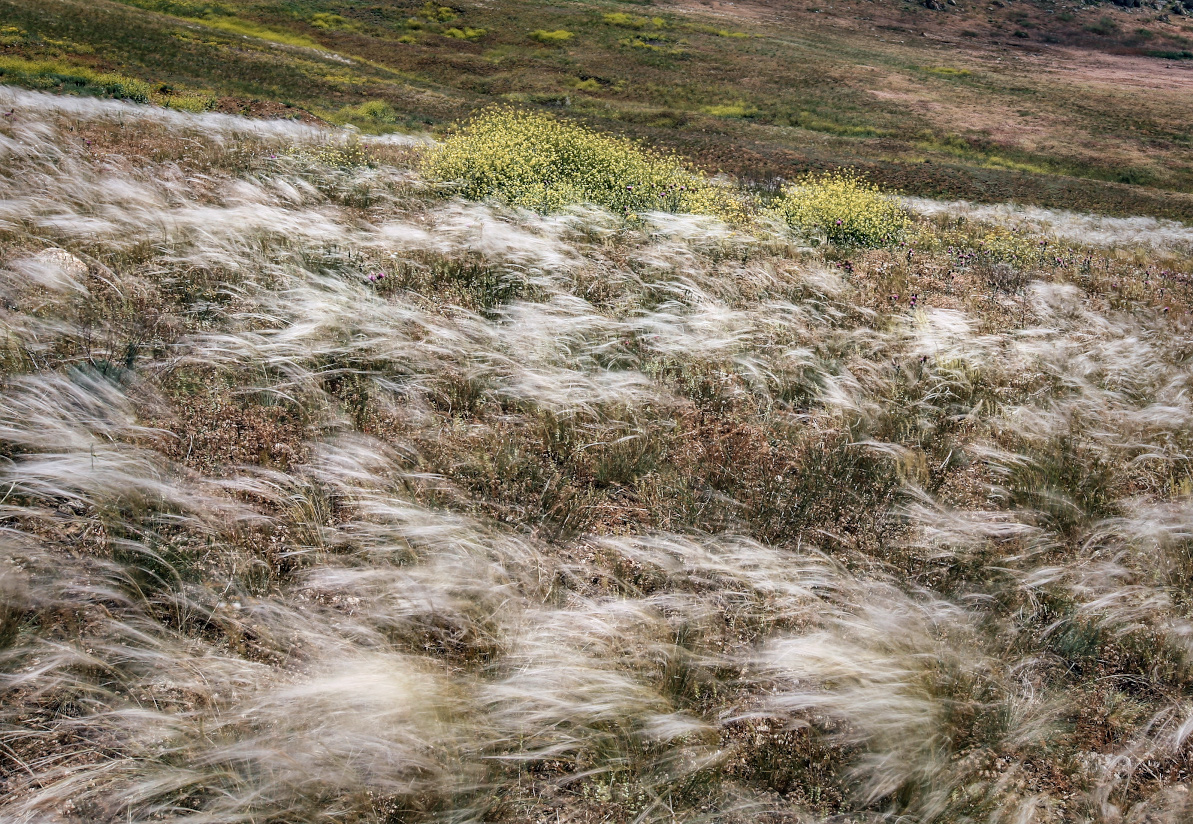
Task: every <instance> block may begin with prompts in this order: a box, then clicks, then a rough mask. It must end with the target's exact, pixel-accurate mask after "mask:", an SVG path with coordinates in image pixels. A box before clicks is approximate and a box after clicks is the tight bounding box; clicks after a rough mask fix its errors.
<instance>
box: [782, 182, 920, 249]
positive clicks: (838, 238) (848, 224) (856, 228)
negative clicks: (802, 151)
mask: <svg viewBox="0 0 1193 824" xmlns="http://www.w3.org/2000/svg"><path fill="white" fill-rule="evenodd" d="M775 212H776V213H777V214H778V216H779V217H781V218H782V219H783V220H784V221H785V222H786V223H787V225H788V226H790V227H792V228H793V229H796V230H799V231H802V232H805V233H809V234H817V235H823V236H824V238H825V239H826V240H828V241H829V242H831V243H834V244H837V245H839V246H886V245H888V244H891V243H896V242H898V241H899V240H900V239H901V238H902V237H903V235H904V234H905V233H906V231H907V229H908V227H909V226H910V225H911V218H910V216H909V215H908V214H907V211H906V210H905V209H904V208H903V207H902V206H900V205H899V204H898V203H897V202H896V201H895V200H894V199H893V198H891V197H890V196H888V195H885V194H883V193H882V192H881V191H879V189H878V187H877V186H875V185H874V184H872V183H869V182H868V181H866V180H865V179H864V178H862V177H860V176H858V175H857V174H856V173H854V172H848V171H837V172H830V173H828V174H824V175H808V176H807V177H805V178H803V179H802V180H800V181H799V182H798V183H796V185H794V186H792V187H790V188H788V189H786V190H785V191H784V193H783V197H782V198H781V199H780V200H779V201H778V203H777V205H776V206H775Z"/></svg>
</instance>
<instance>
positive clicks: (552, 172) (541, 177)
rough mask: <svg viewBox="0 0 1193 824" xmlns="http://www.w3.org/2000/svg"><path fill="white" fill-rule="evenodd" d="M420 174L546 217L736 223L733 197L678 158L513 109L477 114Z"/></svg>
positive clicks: (466, 194) (476, 197) (740, 209)
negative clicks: (563, 213)
mask: <svg viewBox="0 0 1193 824" xmlns="http://www.w3.org/2000/svg"><path fill="white" fill-rule="evenodd" d="M423 171H424V172H425V173H426V174H427V175H428V176H429V177H430V178H431V179H435V180H441V181H444V182H447V183H451V184H454V187H455V188H456V190H457V191H458V192H459V194H461V195H462V196H464V197H467V198H469V199H472V200H485V199H489V198H494V199H499V200H501V201H504V202H506V203H508V204H510V205H513V206H519V207H522V208H527V209H533V210H535V211H539V212H544V213H545V212H551V211H555V210H558V209H561V208H563V207H566V206H569V205H573V204H578V203H595V204H597V205H600V206H604V207H606V208H608V209H611V210H612V211H614V212H615V213H617V214H620V215H622V216H624V217H626V218H629V219H631V220H633V219H636V218H637V217H638V216H639V214H640V213H642V212H646V211H652V210H653V211H668V212H681V213H687V214H699V215H710V216H714V217H721V218H728V219H733V218H735V217H736V216H738V215H741V214H743V206H742V204H741V202H740V201H739V199H738V198H737V197H736V195H735V194H734V192H733V191H732V190H731V189H729V188H728V187H725V186H716V185H714V184H712V183H710V182H709V180H708V179H707V178H706V177H705V176H704V175H703V174H701V173H700V172H697V171H693V170H691V169H688V168H686V167H685V166H684V165H683V163H682V162H680V161H679V160H678V159H676V158H674V157H671V156H667V155H661V154H658V153H656V152H653V151H650V150H647V149H643V148H641V147H639V146H637V145H635V144H634V143H632V142H631V141H629V140H626V139H624V138H619V137H615V136H610V135H604V134H600V133H598V132H595V131H593V130H591V129H587V128H585V127H583V126H579V125H576V124H574V123H570V122H568V121H566V120H560V119H558V118H554V117H551V116H550V115H546V114H541V113H538V112H530V111H520V110H517V109H511V108H501V109H494V110H492V111H487V112H484V113H482V114H481V115H480V116H479V117H477V118H475V119H474V120H473V121H472V122H470V123H469V124H468V125H467V126H466V127H465V128H464V129H462V130H461V131H460V132H459V133H458V134H456V135H453V136H452V137H450V138H448V139H447V140H446V141H445V142H444V143H443V144H442V145H440V146H438V147H436V148H434V149H432V150H431V151H430V152H428V154H427V156H426V158H425V162H424V164H423Z"/></svg>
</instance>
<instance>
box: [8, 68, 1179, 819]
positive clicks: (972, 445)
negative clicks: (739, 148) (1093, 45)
mask: <svg viewBox="0 0 1193 824" xmlns="http://www.w3.org/2000/svg"><path fill="white" fill-rule="evenodd" d="M0 109H3V111H5V112H7V113H8V115H7V116H6V117H4V118H2V119H0V328H2V329H3V332H4V334H3V337H2V338H0V340H2V341H3V348H2V349H0V376H2V381H0V490H3V493H2V495H0V517H2V518H3V521H4V529H3V530H0V819H3V820H5V821H11V822H18V823H19V824H32V823H33V822H37V823H38V824H49V823H50V822H53V823H54V824H96V823H97V822H111V824H117V822H119V823H120V824H130V823H131V822H137V824H141V823H142V822H144V823H145V824H148V822H154V821H176V822H193V823H194V824H200V822H202V824H239V823H240V822H250V821H251V822H257V824H296V823H297V822H302V824H307V823H308V822H309V823H311V824H313V823H314V822H328V824H330V822H337V823H338V824H342V823H343V822H354V823H359V824H365V823H366V822H369V823H375V824H398V822H410V823H411V824H414V823H415V822H444V824H446V822H466V821H492V822H506V823H508V824H514V822H518V823H519V824H521V823H522V822H525V824H530V823H531V822H556V823H557V824H562V823H565V822H566V823H568V824H570V823H571V822H577V824H579V823H580V822H584V824H588V822H591V824H596V822H618V824H630V822H635V824H641V823H642V822H674V821H707V822H742V824H745V822H760V821H761V822H776V823H777V822H801V823H802V822H808V823H809V824H811V822H824V821H832V822H845V821H850V822H872V823H874V824H877V822H889V824H906V822H909V821H914V822H923V824H927V822H936V823H937V824H973V823H974V822H1019V823H1021V824H1028V823H1029V822H1030V823H1031V824H1053V823H1055V824H1060V823H1061V822H1076V821H1080V822H1091V823H1096V824H1123V822H1132V823H1134V822H1149V823H1151V824H1157V823H1158V824H1181V823H1182V822H1187V821H1189V820H1190V816H1191V815H1193V806H1191V805H1193V799H1191V798H1190V793H1189V792H1188V785H1189V782H1190V780H1191V779H1193V734H1191V730H1193V666H1191V663H1193V649H1191V647H1190V639H1191V638H1193V537H1191V535H1193V533H1191V530H1190V523H1191V522H1193V443H1191V442H1190V432H1191V431H1193V393H1190V391H1189V388H1190V385H1191V384H1193V372H1191V364H1193V358H1191V357H1190V355H1191V352H1190V340H1193V337H1191V336H1190V332H1191V324H1193V321H1191V319H1190V318H1191V316H1190V311H1191V310H1193V286H1191V278H1193V233H1191V231H1190V230H1189V228H1188V227H1185V226H1182V225H1180V224H1175V223H1171V222H1169V223H1165V222H1160V221H1156V220H1155V219H1151V218H1137V219H1131V220H1125V219H1124V220H1116V219H1110V218H1094V217H1088V216H1087V217H1081V216H1077V215H1073V214H1068V213H1058V212H1048V211H1044V210H1039V209H1035V210H1027V211H1024V210H1019V209H1014V208H1010V207H999V208H977V207H969V208H965V207H960V206H949V205H945V204H940V203H935V202H918V203H916V204H915V207H916V209H917V210H918V212H919V213H920V215H921V216H920V217H917V218H916V219H915V220H914V222H913V225H912V230H911V231H910V232H909V234H908V235H907V237H906V239H905V240H904V241H902V242H901V243H899V244H898V245H892V246H890V247H888V248H881V249H871V250H864V249H851V248H838V247H833V246H820V247H817V248H808V247H807V246H805V245H804V243H803V242H802V240H801V238H799V237H797V236H795V235H792V234H790V233H789V232H787V231H786V230H785V229H783V228H781V227H779V226H768V225H766V223H765V222H764V221H754V223H755V224H757V225H752V226H751V230H750V232H749V233H747V232H744V231H742V230H740V229H738V230H735V229H733V228H731V227H729V226H726V225H725V224H722V223H718V222H716V221H713V220H709V219H702V218H695V217H692V216H683V215H674V214H663V213H655V214H644V215H641V216H639V217H638V218H637V219H634V220H630V221H626V220H622V219H621V218H619V217H617V216H615V215H612V214H609V213H607V212H603V211H601V210H599V209H594V208H590V207H582V206H580V207H575V208H571V209H567V210H563V211H560V212H556V213H554V214H551V215H547V216H542V215H537V214H534V213H528V212H522V211H514V210H509V209H503V208H501V207H499V206H495V205H484V204H478V203H474V202H465V201H461V200H457V199H453V198H451V197H450V196H449V194H450V192H448V191H445V190H444V189H443V187H442V186H439V185H432V183H431V182H429V181H426V180H424V179H423V178H422V177H421V176H420V175H419V173H418V172H417V171H416V170H415V168H414V158H415V154H416V151H417V147H414V146H412V145H411V143H410V142H409V141H406V140H402V139H392V138H391V139H389V140H381V139H373V140H365V141H363V142H360V143H354V142H351V141H349V140H347V138H346V136H345V135H344V134H343V133H342V132H341V131H338V130H337V131H329V130H322V129H318V128H314V127H311V126H308V125H304V124H301V123H296V122H290V121H285V120H262V119H247V118H241V117H234V116H226V115H215V114H203V115H194V114H188V113H179V112H171V111H168V110H165V109H162V108H155V107H148V106H138V105H133V104H127V103H119V102H114V101H100V100H93V99H86V98H82V97H66V96H49V95H42V94H34V93H28V92H18V91H14V90H12V89H9V88H0Z"/></svg>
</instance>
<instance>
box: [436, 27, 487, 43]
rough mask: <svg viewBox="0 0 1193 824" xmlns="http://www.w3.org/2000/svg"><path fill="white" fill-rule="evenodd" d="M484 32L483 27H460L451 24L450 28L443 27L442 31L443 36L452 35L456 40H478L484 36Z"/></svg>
mask: <svg viewBox="0 0 1193 824" xmlns="http://www.w3.org/2000/svg"><path fill="white" fill-rule="evenodd" d="M485 34H486V30H485V29H474V28H472V27H471V26H465V27H464V28H462V29H459V28H456V27H454V26H453V27H452V28H450V29H444V31H443V36H444V37H452V38H455V39H456V40H479V39H480V38H482V37H484V36H485Z"/></svg>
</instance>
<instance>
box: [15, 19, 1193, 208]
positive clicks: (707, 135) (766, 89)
mask: <svg viewBox="0 0 1193 824" xmlns="http://www.w3.org/2000/svg"><path fill="white" fill-rule="evenodd" d="M965 5H966V0H962V2H961V5H960V6H959V7H958V8H963V7H965ZM1061 5H1062V6H1063V5H1065V4H1064V3H1062V4H1061ZM773 6H774V7H775V8H776V9H779V8H780V7H781V9H782V10H783V11H784V13H787V12H790V13H791V14H796V13H797V12H798V14H800V15H803V16H802V17H800V18H799V20H798V21H797V22H798V26H797V25H796V24H795V23H792V22H791V20H794V19H795V18H790V19H784V20H778V18H776V19H775V20H771V19H770V18H769V17H768V16H767V15H756V14H755V15H747V14H742V15H740V16H739V17H738V18H736V19H729V18H727V17H725V16H718V17H702V16H700V15H699V14H696V13H688V12H681V11H679V10H677V9H676V8H673V7H671V6H664V5H661V4H658V5H655V4H651V3H649V2H645V3H644V2H634V3H628V2H612V1H611V0H607V1H606V2H578V0H522V1H521V2H513V0H491V2H488V3H484V4H482V3H480V2H478V0H453V2H451V3H450V4H446V3H445V4H440V3H435V2H418V1H417V0H397V1H396V2H390V3H384V4H382V3H380V2H375V0H350V2H345V1H344V0H338V1H337V2H332V1H331V0H218V2H217V1H216V0H212V2H204V1H203V0H120V2H117V0H88V2H82V0H0V58H3V59H4V60H6V61H25V63H29V64H30V65H32V64H36V67H33V68H29V67H25V63H12V62H8V63H5V64H4V66H5V67H6V68H5V69H4V74H3V76H2V77H0V81H2V82H7V83H15V84H18V85H24V86H30V87H36V88H51V89H54V90H57V91H62V92H77V93H84V94H99V95H107V96H116V97H127V98H129V99H134V100H136V99H150V100H155V101H157V102H170V101H171V100H178V101H180V104H179V105H181V107H184V108H202V107H204V106H205V105H208V104H209V105H211V106H216V105H218V106H219V107H220V108H222V109H224V110H240V109H241V108H246V109H248V110H252V105H251V104H252V102H253V101H272V102H276V103H285V104H288V105H290V106H292V107H293V111H294V112H295V113H297V112H298V110H300V109H305V110H306V111H309V112H311V113H313V114H315V115H317V116H319V117H321V118H323V119H325V120H328V121H330V122H333V123H352V124H355V125H356V126H358V127H359V128H361V129H362V130H365V131H370V132H385V131H394V130H405V131H417V130H425V129H428V128H430V129H432V130H436V131H440V132H442V131H444V130H448V129H449V128H450V124H452V123H456V122H460V121H461V120H465V119H467V118H468V117H469V116H470V115H471V114H473V113H475V112H476V111H477V110H479V109H483V108H485V107H487V106H491V105H493V104H494V103H501V102H503V101H504V102H517V103H519V104H524V105H529V106H538V107H544V108H551V109H553V110H562V111H564V112H565V113H566V114H567V116H568V117H569V118H570V119H573V120H577V121H580V122H583V123H586V124H588V125H590V126H594V127H596V128H598V129H599V130H601V131H604V132H609V133H616V134H620V135H624V136H627V137H630V138H633V139H635V140H639V141H642V142H643V143H647V144H650V145H653V146H658V147H660V148H661V149H663V150H666V151H674V152H677V153H679V154H681V155H683V156H685V157H688V158H690V159H691V160H692V162H693V163H694V164H696V165H697V166H698V167H699V168H701V169H703V170H704V171H706V172H726V173H729V174H731V175H735V176H737V177H739V178H742V179H744V180H747V181H757V182H769V181H772V180H774V179H775V178H783V179H787V180H795V179H798V178H799V177H800V176H801V175H803V174H806V173H808V172H816V173H820V172H826V171H831V170H833V169H836V168H839V167H842V166H848V167H855V168H858V169H860V170H862V171H863V172H864V173H865V175H866V176H867V177H869V178H870V179H872V180H874V181H875V182H876V183H878V184H880V185H882V186H883V187H886V188H895V189H899V190H902V191H904V192H907V193H909V194H919V195H925V196H936V197H955V198H967V199H972V200H977V201H987V202H989V201H1002V200H1017V201H1019V202H1024V203H1036V204H1039V205H1043V206H1050V207H1063V208H1076V209H1085V210H1090V211H1102V212H1107V213H1117V214H1131V213H1146V214H1155V215H1161V216H1167V217H1176V218H1180V219H1186V220H1193V194H1191V193H1193V162H1191V160H1190V152H1189V149H1190V136H1189V133H1188V129H1187V128H1186V125H1187V123H1188V122H1189V121H1190V120H1193V95H1191V94H1189V93H1182V92H1180V91H1179V90H1178V91H1171V92H1151V91H1148V90H1141V91H1138V92H1134V93H1132V94H1130V95H1128V94H1123V93H1121V91H1115V90H1113V89H1109V90H1108V89H1107V88H1105V87H1099V86H1096V85H1090V84H1085V85H1083V84H1082V83H1079V82H1077V81H1076V80H1073V79H1072V78H1070V79H1065V78H1064V77H1061V78H1059V79H1058V78H1057V77H1056V76H1044V75H1042V74H1040V73H1039V72H1036V71H1034V70H1033V69H1032V68H1031V66H1029V65H1027V64H1026V63H1025V64H1023V65H1022V66H1020V65H1018V64H1013V62H1012V60H1011V59H1010V57H1008V59H1007V60H1005V61H1002V60H1001V59H1000V58H995V57H994V56H993V55H994V54H995V51H991V52H990V54H989V55H976V53H975V51H974V49H975V48H976V47H977V46H979V45H983V44H985V43H986V41H987V39H989V38H994V37H997V36H1002V35H1001V34H998V32H997V31H996V30H997V29H998V28H999V26H1002V25H1003V23H1002V22H999V21H998V20H996V18H995V16H994V14H991V16H990V20H993V21H995V22H994V23H992V24H991V25H993V26H994V28H989V27H987V28H985V29H983V28H982V26H986V23H985V22H984V20H985V15H986V12H984V11H983V12H981V14H980V15H979V14H978V12H977V11H975V12H974V20H975V21H976V22H975V23H974V25H975V26H977V27H978V28H976V29H974V33H975V34H976V35H977V39H974V38H960V39H958V40H954V41H949V40H948V39H947V38H944V39H939V38H938V39H928V38H923V37H920V38H917V39H915V40H912V38H911V34H912V33H915V32H917V31H923V30H924V29H927V28H931V26H934V25H938V24H940V25H943V24H942V23H941V21H946V22H947V21H948V20H950V19H954V18H949V17H948V15H950V14H953V15H956V14H961V13H963V12H961V11H949V12H947V13H945V12H941V13H934V12H930V11H928V10H927V9H924V8H922V7H919V6H914V7H912V6H907V7H903V6H897V5H895V4H884V3H867V4H859V5H858V10H854V11H849V15H852V16H851V17H850V18H849V19H850V20H851V21H852V22H854V23H857V25H856V26H838V25H835V24H834V21H833V20H831V19H829V18H827V16H822V15H819V14H814V13H812V12H811V11H806V10H805V8H804V6H803V5H800V6H799V7H798V9H796V10H795V11H792V10H791V9H788V8H787V6H786V4H783V3H777V4H773ZM767 8H769V6H768V7H767ZM792 8H793V9H794V8H795V7H794V6H793V7H792ZM836 8H838V9H842V8H846V9H848V8H849V7H848V5H847V2H846V3H845V4H836ZM1024 9H1027V10H1028V11H1031V13H1032V14H1034V13H1036V11H1039V14H1041V15H1044V14H1045V11H1043V10H1041V9H1042V7H1040V9H1037V7H1036V6H1035V5H1033V4H1032V3H1031V2H1030V1H1029V2H1026V3H1018V4H1016V8H1015V9H1008V10H1002V11H999V12H997V13H996V14H998V15H1004V16H1006V15H1010V16H1011V17H1014V20H1012V19H1011V17H1007V21H1006V22H1008V23H1014V24H1015V26H1016V27H1017V29H1016V30H1025V31H1026V30H1028V29H1030V31H1031V32H1033V34H1031V35H1030V37H1033V38H1035V40H1032V41H1031V42H1030V43H1028V42H1026V41H1024V42H1023V43H1019V41H1016V44H1017V46H1024V47H1026V46H1028V45H1030V46H1032V48H1037V49H1038V48H1044V46H1042V45H1040V44H1041V43H1044V42H1047V37H1053V35H1052V33H1051V30H1049V31H1045V30H1044V29H1042V28H1041V26H1043V25H1045V23H1047V24H1048V25H1052V26H1057V27H1060V26H1067V27H1068V28H1067V29H1065V31H1064V32H1061V34H1062V35H1063V37H1066V38H1082V37H1083V38H1086V39H1087V40H1089V41H1090V42H1091V43H1094V44H1095V45H1099V44H1100V45H1105V44H1111V45H1114V47H1115V48H1120V47H1121V48H1128V46H1127V45H1123V44H1129V43H1133V42H1136V41H1138V43H1140V44H1144V43H1146V50H1143V46H1142V45H1140V46H1139V47H1138V48H1137V49H1136V50H1135V51H1134V52H1133V53H1135V54H1137V55H1140V56H1141V59H1154V60H1155V65H1156V69H1157V71H1160V70H1161V69H1162V67H1164V66H1166V65H1168V64H1169V63H1171V62H1172V61H1167V62H1166V61H1164V60H1161V59H1160V58H1146V56H1145V55H1146V54H1147V53H1151V52H1155V53H1157V54H1159V53H1165V54H1166V53H1168V52H1173V53H1179V52H1180V51H1182V50H1184V49H1186V48H1187V46H1188V42H1187V41H1185V42H1182V40H1183V37H1182V36H1180V35H1178V34H1173V32H1174V31H1178V29H1176V28H1173V26H1170V25H1168V24H1163V25H1162V24H1160V23H1150V22H1148V21H1146V20H1143V18H1140V20H1139V21H1138V23H1133V22H1131V21H1130V20H1128V19H1127V18H1128V17H1129V15H1130V14H1132V13H1134V12H1132V11H1130V10H1120V9H1110V8H1109V7H1106V8H1099V9H1094V10H1082V9H1080V8H1079V7H1078V6H1074V9H1073V11H1072V13H1070V12H1069V11H1065V10H1063V9H1061V8H1060V6H1057V9H1060V10H1061V11H1063V13H1062V14H1059V15H1055V16H1046V17H1042V18H1040V19H1041V20H1043V21H1044V22H1039V21H1037V22H1035V23H1033V22H1032V20H1029V19H1028V18H1027V17H1025V16H1024V15H1027V14H1028V12H1027V11H1024ZM1095 12H1096V14H1095ZM777 13H778V12H777V11H776V14H777ZM1141 13H1142V12H1141ZM875 15H878V16H875ZM881 15H886V17H885V18H883V17H882V16H881ZM1103 16H1107V17H1111V18H1114V19H1115V20H1119V18H1122V20H1121V21H1120V22H1118V23H1116V25H1117V29H1111V30H1109V31H1110V33H1109V34H1096V33H1092V32H1090V31H1088V30H1087V29H1086V28H1085V27H1086V26H1088V25H1094V24H1095V23H1096V22H1097V21H1100V20H1101V18H1102V17H1103ZM979 17H981V18H982V19H981V20H979V19H978V18H979ZM1066 17H1067V18H1068V19H1069V20H1071V22H1063V23H1062V22H1061V20H1062V19H1064V18H1066ZM884 19H885V20H887V22H891V21H894V23H897V25H895V24H892V25H886V24H884V23H883V20H884ZM1033 19H1034V18H1033ZM776 21H777V22H776ZM1143 22H1148V31H1151V32H1156V34H1155V35H1154V36H1152V37H1149V38H1147V39H1146V40H1142V39H1140V38H1139V36H1138V35H1137V34H1135V32H1137V30H1138V29H1139V28H1140V25H1139V23H1143ZM1173 25H1175V24H1173ZM1166 26H1167V27H1166ZM1008 31H1009V30H1008ZM1056 31H1057V32H1060V29H1059V28H1058V29H1056ZM1115 31H1120V32H1121V38H1120V39H1115V38H1118V37H1119V35H1118V34H1115V33H1114V32H1115ZM1066 32H1068V33H1066ZM1045 35H1047V37H1046V36H1045ZM1123 38H1125V39H1123ZM1132 38H1134V40H1132ZM1053 39H1055V38H1053ZM1120 41H1121V42H1120ZM992 42H993V41H992ZM1065 42H1066V43H1067V42H1069V41H1067V40H1066V41H1065ZM1073 42H1075V43H1077V45H1079V46H1081V47H1083V48H1084V47H1086V46H1085V45H1082V44H1083V43H1085V41H1080V42H1079V41H1077V40H1074V41H1073ZM950 43H951V44H950ZM990 48H991V49H993V46H991V47H990ZM1090 48H1092V46H1090ZM1130 48H1134V47H1130ZM1005 51H1006V50H1005V49H1003V52H1005ZM1003 52H998V53H999V54H1002V53H1003ZM975 55H976V56H975ZM979 58H980V59H979ZM113 75H118V76H119V77H120V78H123V79H122V80H120V81H119V83H116V84H115V85H114V84H113V83H112V82H108V81H104V82H98V81H97V78H100V77H108V78H110V77H111V76H113ZM72 77H76V78H79V79H77V80H73V79H70V78H72ZM124 79H127V81H128V82H129V83H128V85H122V84H124V82H125V81H124ZM137 83H142V84H147V85H146V87H141V86H138V85H136V84H137ZM130 90H131V91H130ZM1025 135H1026V136H1027V137H1024V136H1025ZM1029 138H1030V139H1029Z"/></svg>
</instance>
